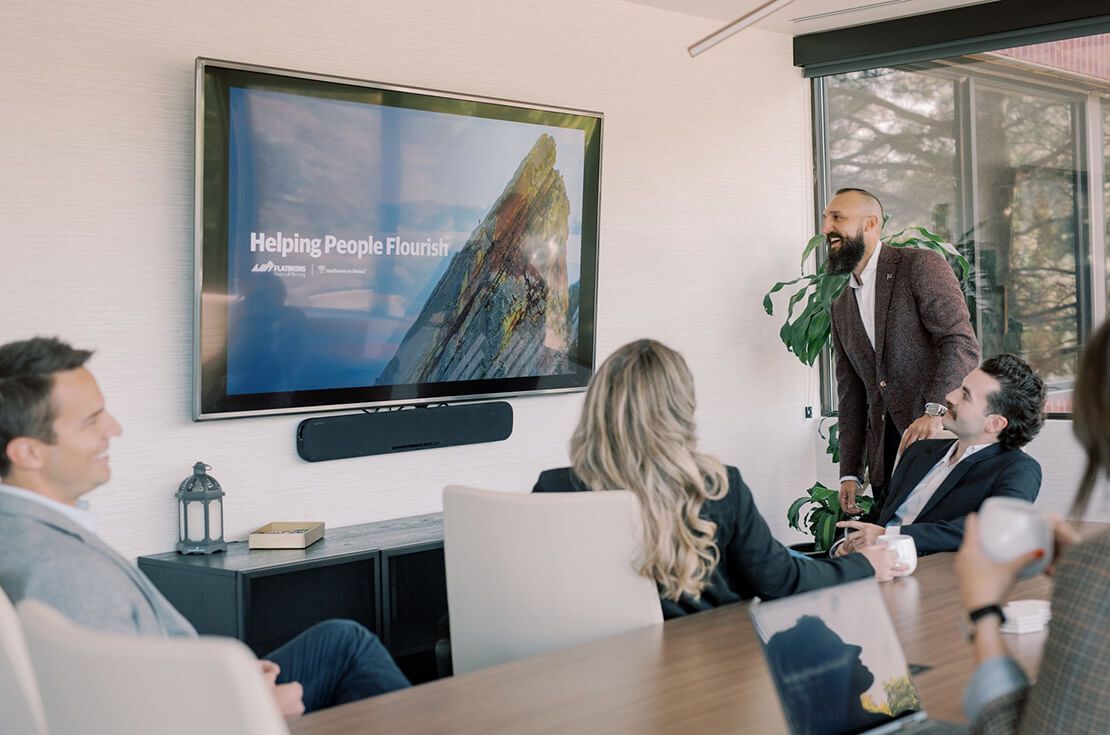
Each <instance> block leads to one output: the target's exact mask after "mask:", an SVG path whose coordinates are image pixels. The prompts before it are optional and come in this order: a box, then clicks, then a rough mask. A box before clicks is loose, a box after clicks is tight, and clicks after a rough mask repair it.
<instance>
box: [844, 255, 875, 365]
mask: <svg viewBox="0 0 1110 735" xmlns="http://www.w3.org/2000/svg"><path fill="white" fill-rule="evenodd" d="M882 249H883V244H882V243H881V242H880V243H879V244H878V246H877V247H876V248H875V252H873V253H871V258H870V259H869V260H868V261H867V265H865V266H864V267H863V272H862V273H860V274H859V278H856V274H855V273H854V272H853V273H852V274H851V275H849V276H848V285H849V286H851V287H852V290H853V291H855V292H856V306H858V307H859V317H860V319H862V320H863V331H865V332H867V339H869V340H870V341H871V349H875V280H876V279H875V276H876V274H877V272H878V270H879V251H881V250H882Z"/></svg>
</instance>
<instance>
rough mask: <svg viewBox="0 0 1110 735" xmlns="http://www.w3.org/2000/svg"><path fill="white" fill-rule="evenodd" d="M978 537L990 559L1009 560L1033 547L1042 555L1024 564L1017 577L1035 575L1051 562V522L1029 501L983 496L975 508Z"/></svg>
mask: <svg viewBox="0 0 1110 735" xmlns="http://www.w3.org/2000/svg"><path fill="white" fill-rule="evenodd" d="M979 539H980V541H981V542H982V545H983V551H985V552H987V556H989V557H990V558H991V559H993V560H994V561H998V562H1004V561H1010V560H1011V559H1014V558H1016V557H1019V556H1021V555H1022V554H1027V553H1029V552H1030V551H1033V550H1035V549H1040V550H1042V551H1043V552H1044V556H1043V557H1041V558H1040V559H1037V560H1036V561H1034V562H1032V563H1031V564H1027V565H1026V566H1025V567H1024V568H1023V569H1022V570H1021V572H1019V573H1018V577H1020V578H1022V579H1026V578H1028V577H1035V576H1037V575H1038V574H1040V573H1041V572H1043V571H1044V570H1045V567H1047V566H1048V565H1049V564H1051V563H1052V549H1053V538H1052V524H1051V523H1049V522H1048V519H1047V518H1045V517H1044V516H1043V515H1042V514H1041V513H1040V511H1038V510H1037V509H1036V508H1034V507H1033V504H1032V503H1030V502H1029V501H1026V500H1021V499H1019V498H987V499H986V500H984V501H983V505H982V506H980V508H979Z"/></svg>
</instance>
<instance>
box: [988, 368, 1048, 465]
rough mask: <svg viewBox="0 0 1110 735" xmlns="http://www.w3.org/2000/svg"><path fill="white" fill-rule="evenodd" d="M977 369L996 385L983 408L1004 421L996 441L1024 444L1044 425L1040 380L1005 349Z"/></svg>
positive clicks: (1005, 444) (1009, 445)
mask: <svg viewBox="0 0 1110 735" xmlns="http://www.w3.org/2000/svg"><path fill="white" fill-rule="evenodd" d="M979 369H980V370H982V371H983V372H984V373H986V374H987V375H989V376H991V377H992V378H994V379H995V380H997V381H998V384H999V386H1000V387H999V389H998V390H996V391H995V392H994V393H991V394H990V395H989V396H987V411H988V412H989V413H996V414H998V415H999V416H1005V417H1006V420H1007V422H1008V423H1007V424H1006V428H1005V429H1003V430H1002V433H1001V434H999V435H998V442H999V444H1001V445H1002V446H1003V447H1005V448H1006V449H1017V448H1018V447H1024V446H1025V445H1026V444H1028V443H1029V442H1031V441H1032V440H1033V437H1035V436H1036V435H1037V432H1039V431H1040V430H1041V427H1042V426H1044V398H1045V392H1046V391H1045V387H1044V381H1043V380H1041V377H1040V376H1039V375H1037V371H1035V370H1034V369H1033V368H1031V367H1030V366H1029V363H1027V362H1026V361H1025V360H1022V359H1021V358H1020V357H1018V356H1017V355H1011V354H1009V353H1003V354H1001V355H998V356H996V357H992V358H991V359H989V360H987V361H986V362H984V363H983V364H982V365H980V366H979Z"/></svg>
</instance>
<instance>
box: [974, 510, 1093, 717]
mask: <svg viewBox="0 0 1110 735" xmlns="http://www.w3.org/2000/svg"><path fill="white" fill-rule="evenodd" d="M1055 535H1056V547H1057V554H1059V553H1060V552H1062V551H1063V550H1064V549H1066V548H1067V547H1069V546H1071V545H1072V544H1073V543H1075V542H1076V541H1077V540H1078V534H1077V533H1076V532H1075V531H1074V530H1073V529H1071V527H1069V526H1067V525H1066V524H1064V523H1063V522H1058V523H1057V524H1056V527H1055ZM1042 556H1043V552H1041V551H1040V550H1037V551H1033V552H1030V553H1028V554H1023V555H1021V556H1019V557H1017V558H1015V559H1013V560H1011V561H1008V562H996V561H993V560H992V559H991V558H990V557H988V556H987V554H986V552H985V551H984V550H983V546H982V543H981V541H980V537H979V524H978V518H977V515H976V514H974V513H972V514H970V515H968V517H967V522H966V525H965V528H964V541H963V545H962V546H961V547H960V551H959V553H958V554H957V555H956V574H957V576H958V577H959V583H960V599H961V601H962V603H963V607H964V610H965V614H966V617H965V618H964V619H963V620H962V621H961V627H963V629H964V631H965V633H966V635H967V638H968V642H969V643H970V645H971V647H972V655H973V656H974V658H975V662H976V664H977V667H976V669H975V673H974V674H973V675H972V678H971V681H970V682H969V683H968V686H967V689H966V690H965V691H964V697H963V704H964V711H965V712H966V713H967V717H968V721H969V722H970V723H971V724H972V726H973V732H976V733H988V734H989V735H1001V734H1003V733H1007V734H1008V733H1016V732H1019V731H1022V732H1025V731H1030V730H1028V729H1025V728H1023V720H1024V719H1026V717H1025V716H1026V715H1027V714H1028V713H1027V707H1026V705H1027V701H1028V699H1029V697H1030V692H1031V691H1032V690H1031V687H1030V683H1029V679H1028V677H1027V676H1026V674H1025V672H1024V671H1023V670H1022V669H1021V667H1020V666H1019V665H1018V663H1017V662H1016V661H1015V660H1014V659H1013V658H1012V657H1011V656H1010V654H1009V651H1008V649H1007V648H1006V644H1005V642H1004V640H1003V636H1002V624H1003V623H1004V622H1005V617H1004V616H1003V612H1002V606H1003V604H1004V603H1005V599H1006V596H1007V593H1008V592H1009V590H1010V587H1011V586H1012V585H1013V583H1014V581H1015V580H1016V579H1017V575H1018V572H1019V571H1020V570H1021V569H1022V568H1023V567H1025V566H1026V565H1027V564H1030V563H1032V562H1034V561H1036V560H1037V559H1038V558H1041V557H1042ZM1056 558H1059V557H1058V556H1057V557H1056ZM1058 596H1059V590H1058V591H1057V595H1055V596H1054V597H1058ZM1054 607H1055V604H1054ZM1061 622H1062V621H1061ZM1053 627H1054V628H1056V627H1059V626H1058V624H1057V623H1054V624H1053ZM1053 632H1056V631H1055V630H1054V631H1053ZM1051 635H1052V633H1050V636H1051ZM1046 648H1047V647H1046ZM1046 658H1047V653H1046ZM1043 670H1044V668H1043V665H1042V671H1043ZM1077 683H1078V682H1077ZM1043 694H1045V695H1046V696H1045V697H1043V698H1045V699H1048V698H1050V697H1049V696H1047V695H1048V690H1047V689H1046V692H1043ZM1028 725H1030V723H1029V722H1024V726H1028ZM1034 731H1035V730H1034ZM1069 732H1070V730H1069Z"/></svg>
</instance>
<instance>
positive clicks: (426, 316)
mask: <svg viewBox="0 0 1110 735" xmlns="http://www.w3.org/2000/svg"><path fill="white" fill-rule="evenodd" d="M196 104H197V107H196V224H195V228H196V229H195V239H196V305H195V323H196V327H195V330H194V334H195V337H194V342H195V344H194V401H193V405H194V410H193V417H194V419H198V420H200V419H213V418H228V417H234V416H244V415H257V414H265V413H283V412H306V411H318V410H330V409H336V408H345V407H367V406H386V405H397V404H405V403H435V402H442V401H451V400H471V399H478V398H488V397H495V396H513V395H522V394H531V393H549V392H558V391H573V390H582V389H583V388H584V386H585V385H586V383H587V382H588V381H589V378H590V375H591V374H592V372H593V367H594V325H595V322H596V314H595V303H596V294H597V232H598V194H599V186H600V173H601V129H602V116H601V115H600V114H599V113H594V112H584V111H576V110H568V109H559V108H553V107H543V106H539V105H533V104H522V103H518V102H508V101H503V100H495V99H488V98H479V97H470V96H463V95H457V94H448V93H444V92H437V91H431V90H421V89H413V88H404V87H398V86H392V85H385V84H378V83H372V82H362V81H357V80H352V79H339V78H334V77H327V76H321V75H315V74H306V73H300V72H290V71H284V70H278V69H266V68H260V67H254V66H248V65H243V64H232V63H227V62H221V61H213V60H208V59H198V60H197V100H196Z"/></svg>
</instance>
